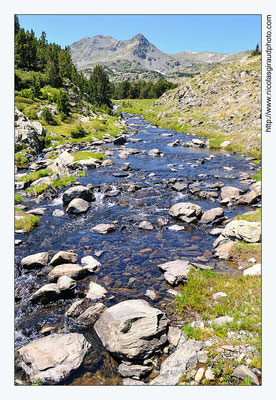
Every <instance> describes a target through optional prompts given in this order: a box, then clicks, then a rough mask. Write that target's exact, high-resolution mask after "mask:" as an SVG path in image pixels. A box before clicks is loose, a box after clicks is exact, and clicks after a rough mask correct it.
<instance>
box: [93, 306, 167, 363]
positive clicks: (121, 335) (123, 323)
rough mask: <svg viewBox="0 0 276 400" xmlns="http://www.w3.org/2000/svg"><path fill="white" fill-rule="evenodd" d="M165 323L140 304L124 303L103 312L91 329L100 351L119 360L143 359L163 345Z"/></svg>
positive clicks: (161, 315) (154, 311) (153, 310)
mask: <svg viewBox="0 0 276 400" xmlns="http://www.w3.org/2000/svg"><path fill="white" fill-rule="evenodd" d="M167 326H168V319H167V317H166V315H165V314H164V313H163V312H162V311H160V310H158V309H157V308H153V307H151V306H150V305H149V304H148V303H147V302H146V301H144V300H127V301H123V302H121V303H119V304H116V305H115V306H113V307H110V308H108V309H107V310H105V311H104V313H103V315H102V316H101V317H100V318H99V319H98V321H97V322H96V324H95V325H94V328H95V330H96V332H97V334H98V336H99V338H100V339H101V341H102V343H103V345H104V347H105V348H106V349H107V350H108V351H110V352H111V353H112V354H114V355H115V356H116V357H118V358H121V359H130V360H131V359H141V360H142V359H147V358H149V356H151V355H152V354H153V353H154V352H155V351H156V350H158V349H160V348H161V347H162V346H163V345H164V344H165V343H166V341H167Z"/></svg>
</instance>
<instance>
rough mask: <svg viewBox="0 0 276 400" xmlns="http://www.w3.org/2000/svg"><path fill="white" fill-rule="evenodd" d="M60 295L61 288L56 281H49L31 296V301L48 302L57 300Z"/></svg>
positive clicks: (34, 302)
mask: <svg viewBox="0 0 276 400" xmlns="http://www.w3.org/2000/svg"><path fill="white" fill-rule="evenodd" d="M59 295H60V289H59V287H58V285H57V284H56V283H48V284H46V285H44V286H42V287H41V288H40V289H38V290H37V291H36V292H35V293H33V294H32V296H31V297H30V298H29V300H30V302H31V303H33V304H36V303H42V304H47V303H49V302H50V301H55V300H57V299H58V297H59Z"/></svg>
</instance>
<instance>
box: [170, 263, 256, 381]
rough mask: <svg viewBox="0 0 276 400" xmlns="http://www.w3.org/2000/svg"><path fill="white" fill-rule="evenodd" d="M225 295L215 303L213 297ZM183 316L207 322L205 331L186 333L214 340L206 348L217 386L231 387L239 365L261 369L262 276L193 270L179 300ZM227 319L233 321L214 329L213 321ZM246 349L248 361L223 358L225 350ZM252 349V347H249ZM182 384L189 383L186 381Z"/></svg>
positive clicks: (178, 307)
mask: <svg viewBox="0 0 276 400" xmlns="http://www.w3.org/2000/svg"><path fill="white" fill-rule="evenodd" d="M218 292H224V293H225V294H226V296H225V297H219V298H217V299H215V298H214V297H213V295H214V294H215V293H218ZM176 307H177V309H178V310H179V312H180V313H184V314H187V313H190V312H191V311H194V312H196V313H197V314H198V315H199V316H200V319H201V320H202V321H203V322H204V328H199V327H197V328H192V327H191V325H190V324H188V325H186V326H185V327H184V328H183V330H184V332H185V333H186V335H187V336H188V337H189V338H193V339H196V340H209V339H212V343H213V344H212V345H211V346H210V347H208V348H207V350H208V359H207V364H208V366H209V367H210V368H211V369H212V371H213V372H214V374H215V376H216V378H217V384H229V382H230V381H231V379H232V378H231V374H232V372H233V370H234V368H235V367H236V366H238V365H240V364H246V365H247V366H249V367H255V368H258V369H260V368H261V278H260V276H245V277H244V276H241V277H238V278H237V277H230V276H226V275H219V274H217V273H215V272H214V271H208V270H206V271H201V270H196V269H194V268H192V269H191V270H190V273H189V276H188V282H187V283H186V284H185V285H184V287H183V290H182V293H181V296H180V297H177V298H176ZM224 315H228V316H229V317H232V318H233V321H232V322H230V323H227V324H225V325H223V326H218V325H214V324H213V325H211V324H210V323H209V321H210V320H213V319H215V318H217V317H220V316H224ZM236 345H239V346H245V345H246V346H247V348H249V350H250V351H249V352H248V353H247V354H246V358H244V359H242V360H237V359H236V358H235V357H232V358H225V357H223V356H222V354H223V348H222V346H236ZM249 346H250V347H249ZM182 381H184V382H185V381H187V377H185V376H184V377H183V378H182Z"/></svg>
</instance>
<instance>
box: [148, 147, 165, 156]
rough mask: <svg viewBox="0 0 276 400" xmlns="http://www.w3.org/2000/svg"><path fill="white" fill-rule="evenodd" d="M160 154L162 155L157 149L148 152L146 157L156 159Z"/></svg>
mask: <svg viewBox="0 0 276 400" xmlns="http://www.w3.org/2000/svg"><path fill="white" fill-rule="evenodd" d="M161 154H162V151H161V150H159V149H151V150H149V152H148V155H149V156H152V157H158V156H161Z"/></svg>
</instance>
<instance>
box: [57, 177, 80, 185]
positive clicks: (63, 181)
mask: <svg viewBox="0 0 276 400" xmlns="http://www.w3.org/2000/svg"><path fill="white" fill-rule="evenodd" d="M75 181H76V178H75V177H74V176H67V177H64V178H61V179H59V180H56V181H53V182H52V186H53V187H58V186H66V184H67V183H69V182H75Z"/></svg>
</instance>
